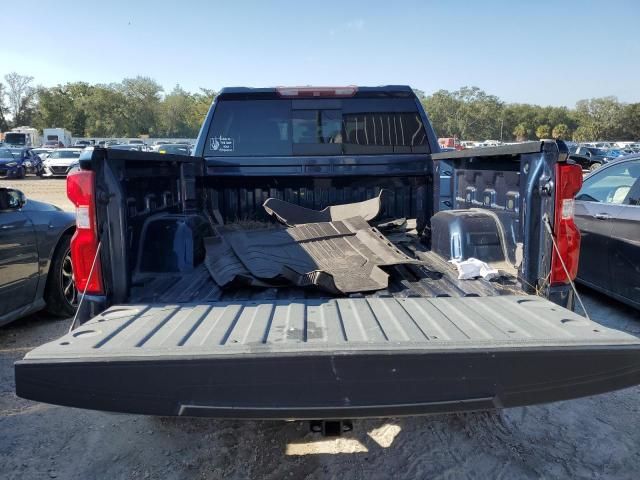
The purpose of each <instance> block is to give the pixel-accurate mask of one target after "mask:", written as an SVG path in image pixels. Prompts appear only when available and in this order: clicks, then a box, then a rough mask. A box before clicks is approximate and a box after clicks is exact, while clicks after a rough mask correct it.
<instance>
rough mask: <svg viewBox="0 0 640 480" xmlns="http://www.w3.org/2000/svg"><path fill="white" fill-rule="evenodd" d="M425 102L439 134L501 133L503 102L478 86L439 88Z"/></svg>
mask: <svg viewBox="0 0 640 480" xmlns="http://www.w3.org/2000/svg"><path fill="white" fill-rule="evenodd" d="M423 104H424V106H425V109H426V110H427V112H428V113H429V116H430V118H431V119H432V123H433V124H434V126H435V129H436V131H437V132H438V135H440V136H445V137H454V136H456V137H458V138H462V139H467V140H468V139H488V138H498V137H499V136H500V127H501V118H502V108H503V104H502V102H501V101H500V100H499V99H498V97H496V96H495V95H489V94H487V93H486V92H485V91H483V90H481V89H479V88H478V87H462V88H460V89H459V90H456V91H455V92H449V91H447V90H439V91H437V92H436V93H434V94H433V95H431V96H429V97H427V98H426V99H425V100H424V101H423Z"/></svg>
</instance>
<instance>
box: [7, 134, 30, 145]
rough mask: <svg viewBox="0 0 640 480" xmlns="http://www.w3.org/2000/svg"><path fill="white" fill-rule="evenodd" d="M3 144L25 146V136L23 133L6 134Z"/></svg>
mask: <svg viewBox="0 0 640 480" xmlns="http://www.w3.org/2000/svg"><path fill="white" fill-rule="evenodd" d="M4 141H5V143H8V144H10V145H26V143H27V136H26V135H25V134H24V133H11V132H9V133H6V134H5V136H4Z"/></svg>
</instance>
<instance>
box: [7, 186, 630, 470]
mask: <svg viewBox="0 0 640 480" xmlns="http://www.w3.org/2000/svg"><path fill="white" fill-rule="evenodd" d="M15 183H16V184H17V183H20V186H19V187H18V188H22V185H23V184H24V185H25V186H28V188H27V187H25V188H23V190H24V191H25V193H27V195H29V196H31V197H32V198H47V197H45V196H44V192H45V188H52V189H54V191H55V192H57V193H55V194H54V195H53V196H50V197H48V198H51V199H52V201H54V202H58V201H59V200H57V199H59V198H60V197H61V195H62V200H64V197H63V195H64V194H63V193H62V194H61V192H60V191H59V190H62V191H63V190H64V182H61V181H58V180H27V181H23V182H22V183H21V182H15ZM32 185H33V190H30V189H31V188H32ZM49 185H54V187H49ZM16 186H17V185H16ZM56 187H57V189H56ZM36 195H38V197H36ZM584 293H585V297H586V299H585V300H586V304H587V309H588V310H589V311H590V313H591V316H592V318H594V319H595V320H596V321H598V322H600V323H602V324H604V325H607V326H611V327H614V328H619V329H623V330H626V331H629V332H631V333H634V334H635V335H639V336H640V314H639V312H638V311H635V310H632V309H629V308H626V307H624V306H622V305H620V304H618V303H616V302H613V301H611V300H608V299H607V298H606V297H603V296H600V295H598V294H595V293H593V292H584ZM69 323H70V321H69V320H68V319H64V320H60V319H52V318H47V317H45V316H43V315H34V316H31V317H29V318H25V319H22V320H19V321H17V322H14V323H13V324H10V325H8V326H5V327H0V385H1V387H0V477H1V478H3V479H4V478H6V479H27V478H28V479H38V478H61V479H76V478H77V479H91V478H130V479H163V480H165V479H174V478H175V479H179V478H194V479H202V478H211V479H217V478H273V479H280V478H345V477H346V478H361V479H376V478H389V477H392V476H393V477H394V478H461V477H470V478H522V477H526V478H541V477H542V478H566V477H574V478H629V479H632V478H637V472H638V471H639V469H640V449H639V446H640V428H639V426H640V419H639V417H640V395H639V394H640V387H634V388H630V389H626V390H622V391H618V392H614V393H610V394H606V395H600V396H596V397H590V398H584V399H580V400H574V401H568V402H560V403H556V404H551V405H543V406H535V407H527V408H514V409H510V410H505V411H501V412H497V413H476V414H464V415H438V416H431V417H411V418H400V419H398V418H394V419H381V420H369V421H357V422H355V428H354V431H353V432H352V433H351V434H349V435H347V436H345V437H342V438H340V439H329V440H327V439H323V438H322V437H319V436H317V435H316V434H311V433H309V432H308V428H307V425H306V424H304V423H297V422H296V423H281V422H236V421H214V420H206V419H184V418H154V417H143V416H135V415H120V414H111V413H102V412H93V411H86V410H77V409H72V408H63V407H56V406H51V405H45V404H39V403H35V402H31V401H27V400H22V399H20V398H17V397H16V396H15V394H14V377H13V362H14V361H15V360H17V359H20V358H21V357H22V356H23V355H24V354H25V353H26V352H27V351H28V350H29V349H30V348H33V347H35V346H37V345H40V344H42V343H44V342H46V341H49V340H52V339H54V338H56V337H58V336H60V335H62V334H63V333H64V332H65V331H66V330H67V329H68V327H69Z"/></svg>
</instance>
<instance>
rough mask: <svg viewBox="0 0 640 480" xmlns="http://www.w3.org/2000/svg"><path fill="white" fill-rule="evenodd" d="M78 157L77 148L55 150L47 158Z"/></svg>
mask: <svg viewBox="0 0 640 480" xmlns="http://www.w3.org/2000/svg"><path fill="white" fill-rule="evenodd" d="M79 157H80V152H79V151H77V150H62V151H61V150H56V151H55V152H53V153H52V154H51V155H50V156H49V158H50V159H56V158H79Z"/></svg>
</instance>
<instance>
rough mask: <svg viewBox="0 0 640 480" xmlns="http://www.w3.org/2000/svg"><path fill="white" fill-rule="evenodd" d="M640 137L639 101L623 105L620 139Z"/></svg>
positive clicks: (636, 138) (635, 139) (634, 139)
mask: <svg viewBox="0 0 640 480" xmlns="http://www.w3.org/2000/svg"><path fill="white" fill-rule="evenodd" d="M638 139H640V103H631V104H629V105H625V106H624V108H623V112H622V134H621V136H620V140H633V141H637V140H638Z"/></svg>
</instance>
